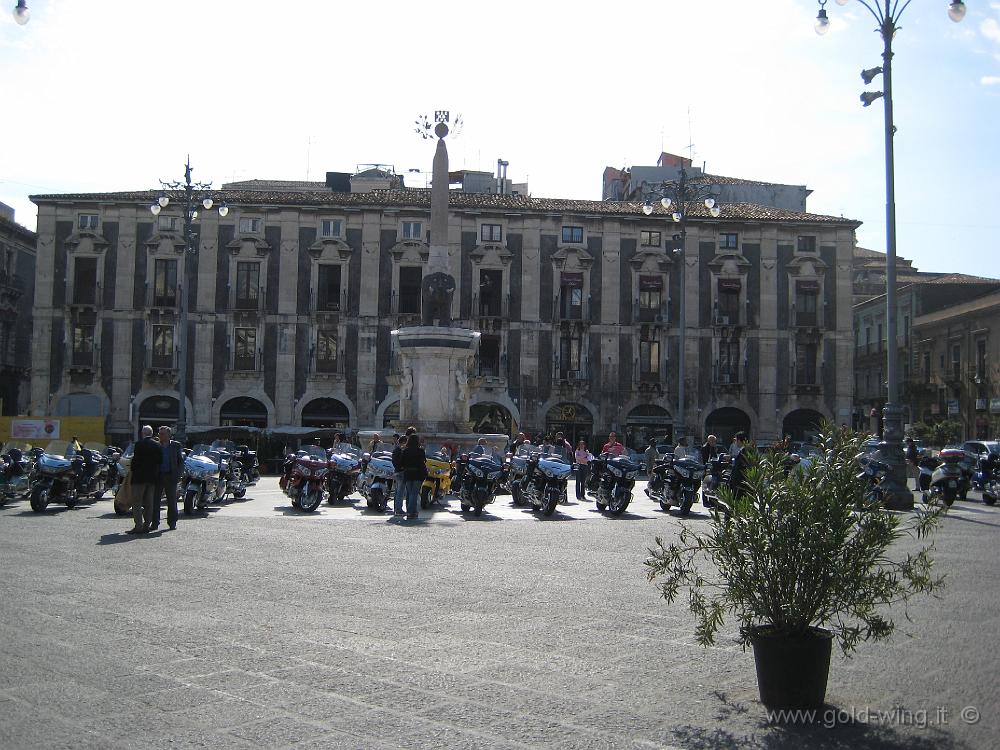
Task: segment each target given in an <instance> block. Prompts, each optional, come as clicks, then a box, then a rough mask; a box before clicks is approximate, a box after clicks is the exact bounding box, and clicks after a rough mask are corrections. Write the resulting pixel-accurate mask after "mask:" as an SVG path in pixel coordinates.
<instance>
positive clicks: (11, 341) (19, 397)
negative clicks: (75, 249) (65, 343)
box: [0, 203, 35, 416]
mask: <svg viewBox="0 0 1000 750" xmlns="http://www.w3.org/2000/svg"><path fill="white" fill-rule="evenodd" d="M34 278H35V233H34V232H32V231H30V230H29V229H27V228H26V227H23V226H21V225H20V224H18V223H17V222H16V221H15V220H14V209H12V208H10V207H9V206H7V205H6V204H3V203H0V415H3V416H15V415H17V414H23V413H24V410H25V409H26V408H27V406H28V390H29V375H28V372H29V370H28V365H29V362H30V360H31V354H30V342H31V307H32V302H33V281H34Z"/></svg>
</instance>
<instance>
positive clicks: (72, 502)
mask: <svg viewBox="0 0 1000 750" xmlns="http://www.w3.org/2000/svg"><path fill="white" fill-rule="evenodd" d="M76 500H77V499H76V498H75V497H69V496H67V497H66V507H67V508H75V507H76Z"/></svg>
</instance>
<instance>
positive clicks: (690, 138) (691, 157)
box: [688, 104, 694, 163]
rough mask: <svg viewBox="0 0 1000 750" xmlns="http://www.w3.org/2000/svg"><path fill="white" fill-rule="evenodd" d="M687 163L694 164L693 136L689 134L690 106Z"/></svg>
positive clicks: (689, 123) (689, 124) (689, 107)
mask: <svg viewBox="0 0 1000 750" xmlns="http://www.w3.org/2000/svg"><path fill="white" fill-rule="evenodd" d="M688 161H690V162H692V163H694V135H692V133H691V105H690V104H689V105H688Z"/></svg>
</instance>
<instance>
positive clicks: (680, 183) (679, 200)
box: [642, 166, 722, 440]
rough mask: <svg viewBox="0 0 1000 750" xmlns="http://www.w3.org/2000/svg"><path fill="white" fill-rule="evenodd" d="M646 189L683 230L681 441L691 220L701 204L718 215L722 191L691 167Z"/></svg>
mask: <svg viewBox="0 0 1000 750" xmlns="http://www.w3.org/2000/svg"><path fill="white" fill-rule="evenodd" d="M643 192H644V193H645V194H646V195H647V196H650V197H653V198H659V199H660V205H661V206H662V208H663V210H664V211H669V212H670V216H671V219H673V221H674V223H675V224H677V225H678V228H679V229H680V233H679V234H676V235H674V240H675V241H678V240H679V242H680V247H676V248H674V249H673V252H674V254H675V255H676V256H677V258H678V259H679V260H680V264H681V273H680V285H681V294H680V306H681V314H680V321H679V324H678V326H679V331H680V346H679V350H678V353H677V367H678V371H679V376H678V378H677V419H676V420H674V422H675V424H676V425H677V427H676V428H675V430H674V433H675V434H674V439H675V440H680V439H681V438H682V437H684V436H685V434H686V422H685V421H684V399H685V388H684V385H685V377H684V376H685V373H686V365H687V362H686V359H687V358H686V352H685V350H686V348H687V346H686V344H687V342H686V341H685V337H686V335H687V305H686V301H685V287H686V285H687V284H686V276H687V272H686V267H687V262H686V260H685V255H684V250H685V248H686V247H687V223H688V217H689V215H690V214H691V213H692V211H693V210H694V209H696V208H698V207H700V206H704V207H705V209H706V210H707V212H708V214H709V215H710V216H712V217H713V218H717V217H718V216H719V215H720V214H721V213H722V209H721V208H720V207H719V206H718V205H716V199H717V198H718V194H719V190H718V186H716V185H712V184H709V183H705V182H691V180H689V179H688V175H687V170H685V169H684V167H683V166H682V167H681V170H680V178H679V179H677V180H674V181H666V182H661V183H660V184H659V185H654V186H650V185H647V184H643ZM653 211H654V206H653V203H652V201H651V200H649V198H648V197H647V199H646V202H645V203H643V205H642V212H643V213H644V214H646V216H650V215H651V214H652V213H653Z"/></svg>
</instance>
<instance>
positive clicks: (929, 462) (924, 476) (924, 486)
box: [917, 453, 941, 492]
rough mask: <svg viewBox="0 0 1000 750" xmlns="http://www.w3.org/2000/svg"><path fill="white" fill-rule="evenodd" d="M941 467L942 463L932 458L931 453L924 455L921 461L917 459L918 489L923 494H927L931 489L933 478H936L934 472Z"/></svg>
mask: <svg viewBox="0 0 1000 750" xmlns="http://www.w3.org/2000/svg"><path fill="white" fill-rule="evenodd" d="M940 465H941V462H940V461H938V460H937V459H936V458H934V457H933V456H931V454H930V453H924V454H923V455H922V456H921V457H920V458H919V459H917V470H918V471H919V473H918V474H917V489H918V490H920V491H921V492H927V491H928V490H930V488H931V478H932V477H933V476H934V470H935V469H936V468H937V467H938V466H940Z"/></svg>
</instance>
